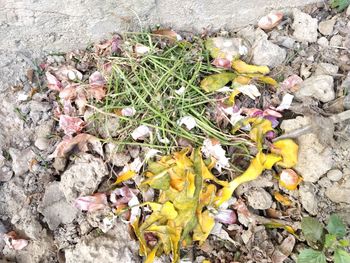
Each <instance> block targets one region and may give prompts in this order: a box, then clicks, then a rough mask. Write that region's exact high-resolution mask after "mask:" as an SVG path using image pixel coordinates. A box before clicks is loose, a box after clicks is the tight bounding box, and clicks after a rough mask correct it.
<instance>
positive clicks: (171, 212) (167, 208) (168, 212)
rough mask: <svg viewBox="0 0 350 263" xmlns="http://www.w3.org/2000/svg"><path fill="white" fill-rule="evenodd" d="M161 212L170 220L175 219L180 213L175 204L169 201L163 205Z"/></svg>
mask: <svg viewBox="0 0 350 263" xmlns="http://www.w3.org/2000/svg"><path fill="white" fill-rule="evenodd" d="M160 213H161V215H163V216H164V217H166V218H167V219H169V220H171V219H175V218H176V217H177V215H178V213H177V212H176V210H175V207H174V205H173V204H172V203H171V202H169V201H168V202H166V203H165V204H164V205H163V207H162V209H161V210H160Z"/></svg>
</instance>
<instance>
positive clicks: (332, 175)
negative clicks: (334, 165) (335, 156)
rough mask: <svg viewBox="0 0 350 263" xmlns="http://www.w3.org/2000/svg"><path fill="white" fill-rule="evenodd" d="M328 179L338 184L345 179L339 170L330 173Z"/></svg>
mask: <svg viewBox="0 0 350 263" xmlns="http://www.w3.org/2000/svg"><path fill="white" fill-rule="evenodd" d="M327 177H328V179H329V180H331V181H333V182H337V181H339V180H340V179H341V178H342V177H343V173H342V171H340V170H338V169H332V170H329V171H328V173H327Z"/></svg>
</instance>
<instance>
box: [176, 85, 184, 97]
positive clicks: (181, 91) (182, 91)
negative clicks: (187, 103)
mask: <svg viewBox="0 0 350 263" xmlns="http://www.w3.org/2000/svg"><path fill="white" fill-rule="evenodd" d="M185 91H186V88H185V87H184V86H182V87H181V88H179V89H178V90H175V93H176V94H177V95H179V96H181V95H182V94H184V93H185Z"/></svg>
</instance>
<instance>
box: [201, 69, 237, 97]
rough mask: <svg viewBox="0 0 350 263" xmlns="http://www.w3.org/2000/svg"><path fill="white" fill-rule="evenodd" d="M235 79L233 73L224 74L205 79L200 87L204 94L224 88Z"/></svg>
mask: <svg viewBox="0 0 350 263" xmlns="http://www.w3.org/2000/svg"><path fill="white" fill-rule="evenodd" d="M235 77H236V74H235V73H231V72H224V73H218V74H214V75H210V76H208V77H205V78H204V79H203V80H202V81H201V84H200V87H201V88H202V89H203V90H205V91H206V92H212V91H216V90H218V89H221V88H222V87H224V86H225V85H226V84H227V83H229V82H230V81H231V80H233V79H234V78H235Z"/></svg>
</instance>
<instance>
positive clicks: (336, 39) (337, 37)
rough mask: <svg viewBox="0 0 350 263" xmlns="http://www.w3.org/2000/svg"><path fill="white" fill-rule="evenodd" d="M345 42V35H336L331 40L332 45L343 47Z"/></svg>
mask: <svg viewBox="0 0 350 263" xmlns="http://www.w3.org/2000/svg"><path fill="white" fill-rule="evenodd" d="M342 44H343V37H342V36H341V35H335V36H333V37H332V38H331V40H330V41H329V45H330V46H331V47H341V46H342Z"/></svg>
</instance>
